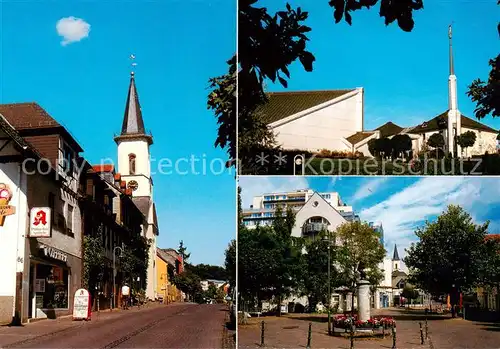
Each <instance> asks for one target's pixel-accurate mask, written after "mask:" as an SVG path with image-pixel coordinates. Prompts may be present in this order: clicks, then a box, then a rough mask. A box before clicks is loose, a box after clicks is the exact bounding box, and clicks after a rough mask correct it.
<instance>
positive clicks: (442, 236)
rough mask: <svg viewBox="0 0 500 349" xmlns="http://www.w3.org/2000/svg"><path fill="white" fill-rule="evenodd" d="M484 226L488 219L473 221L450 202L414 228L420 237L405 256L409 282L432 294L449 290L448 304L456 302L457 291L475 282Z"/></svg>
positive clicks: (486, 226)
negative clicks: (445, 207) (449, 299)
mask: <svg viewBox="0 0 500 349" xmlns="http://www.w3.org/2000/svg"><path fill="white" fill-rule="evenodd" d="M487 229H488V223H485V224H483V225H476V224H474V223H473V221H472V217H471V216H470V215H469V214H468V213H467V212H465V211H464V210H463V209H462V208H461V207H459V206H453V205H450V206H449V207H448V209H447V211H446V212H444V213H443V214H441V215H440V216H439V217H438V218H437V220H436V221H435V222H427V223H426V225H425V226H424V227H422V228H419V229H418V230H417V231H416V232H415V234H416V235H417V237H418V238H419V241H418V242H417V243H414V244H412V245H411V247H410V248H409V250H408V254H407V256H406V258H405V259H404V262H405V263H406V265H407V267H408V268H409V269H410V282H411V283H412V284H414V285H417V286H418V287H419V288H421V289H423V290H425V291H427V292H428V293H430V294H432V295H434V296H438V295H442V294H450V298H451V304H452V305H456V304H458V294H459V293H460V292H464V291H468V290H469V289H470V288H471V287H473V286H474V285H475V284H476V283H477V282H478V277H479V275H480V270H481V268H482V267H481V266H482V265H483V262H484V246H485V243H484V241H485V235H486V233H487Z"/></svg>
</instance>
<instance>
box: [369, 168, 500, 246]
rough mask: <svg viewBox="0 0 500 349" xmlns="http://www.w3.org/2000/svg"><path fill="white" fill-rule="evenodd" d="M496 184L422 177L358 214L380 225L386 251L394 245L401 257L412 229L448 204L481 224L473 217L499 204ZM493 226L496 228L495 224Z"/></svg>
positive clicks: (499, 187) (495, 181)
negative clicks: (468, 214)
mask: <svg viewBox="0 0 500 349" xmlns="http://www.w3.org/2000/svg"><path fill="white" fill-rule="evenodd" d="M391 180H396V179H394V178H393V179H391ZM499 184H500V179H497V178H485V177H482V178H481V177H475V178H473V177H426V178H423V179H421V180H419V181H418V182H416V183H415V184H413V185H411V186H409V187H407V188H404V189H403V190H402V191H400V192H398V193H396V194H394V195H392V196H390V197H389V198H387V199H386V200H384V201H382V202H380V203H378V204H376V205H374V206H372V207H369V208H367V209H364V210H362V211H361V212H360V217H361V219H363V220H366V221H381V222H382V224H383V227H384V236H385V242H386V248H388V249H389V252H390V253H392V249H393V247H394V243H397V244H398V250H399V252H400V253H401V254H403V255H404V252H403V251H404V248H407V247H408V246H409V245H410V244H411V242H412V241H415V240H416V236H415V235H414V232H415V230H416V228H417V227H419V226H422V225H423V222H425V221H426V220H429V219H431V218H433V217H435V216H436V215H439V214H441V213H442V212H443V211H445V210H446V207H447V206H448V205H450V204H454V205H460V206H462V207H463V208H464V209H465V210H466V211H467V212H469V213H470V214H471V216H472V217H473V219H474V221H476V223H483V222H479V221H478V219H477V217H478V216H479V215H481V214H482V213H484V212H485V211H486V209H487V206H488V205H490V204H493V203H500V185H499ZM495 218H496V217H495ZM493 224H494V225H493V226H494V227H497V226H498V225H497V224H498V223H495V222H494V223H493ZM490 230H491V229H490Z"/></svg>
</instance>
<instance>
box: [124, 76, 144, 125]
mask: <svg viewBox="0 0 500 349" xmlns="http://www.w3.org/2000/svg"><path fill="white" fill-rule="evenodd" d="M145 133H146V130H145V129H144V121H143V119H142V111H141V105H140V103H139V94H138V93H137V88H136V87H135V78H134V74H133V73H132V74H131V75H130V84H129V87H128V95H127V103H126V105H125V115H124V117H123V124H122V133H121V134H122V135H126V134H145Z"/></svg>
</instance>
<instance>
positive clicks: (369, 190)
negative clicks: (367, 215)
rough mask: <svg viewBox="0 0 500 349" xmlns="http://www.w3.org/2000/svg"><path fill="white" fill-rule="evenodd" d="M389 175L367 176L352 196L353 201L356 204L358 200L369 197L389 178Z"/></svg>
mask: <svg viewBox="0 0 500 349" xmlns="http://www.w3.org/2000/svg"><path fill="white" fill-rule="evenodd" d="M388 179H389V177H376V178H367V179H366V180H365V182H364V183H363V185H362V186H360V187H359V188H358V190H357V191H356V192H355V193H354V195H353V196H352V197H351V200H350V201H351V203H352V204H354V203H355V202H356V201H359V200H361V199H364V198H367V197H369V196H371V195H373V194H374V193H375V191H376V190H377V189H378V188H379V187H380V186H381V185H382V184H384V183H385V182H387V180H388Z"/></svg>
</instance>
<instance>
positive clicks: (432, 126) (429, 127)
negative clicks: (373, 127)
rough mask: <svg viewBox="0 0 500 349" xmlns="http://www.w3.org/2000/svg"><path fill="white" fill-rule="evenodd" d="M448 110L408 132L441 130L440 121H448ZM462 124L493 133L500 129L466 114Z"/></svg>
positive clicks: (463, 116)
mask: <svg viewBox="0 0 500 349" xmlns="http://www.w3.org/2000/svg"><path fill="white" fill-rule="evenodd" d="M447 117H448V110H446V111H445V112H443V113H441V114H439V115H438V116H436V117H434V118H432V119H431V120H429V121H426V122H423V123H421V124H420V125H418V126H415V127H414V128H413V129H411V130H410V131H408V133H417V134H418V133H426V132H432V131H437V130H439V129H440V128H439V122H444V123H445V124H446V123H447V121H448V119H447ZM461 125H462V127H465V128H470V129H473V130H479V131H486V132H492V133H498V130H495V129H494V128H491V127H489V126H487V125H485V124H482V123H480V122H478V121H476V120H474V119H471V118H469V117H467V116H465V115H463V114H462V115H461Z"/></svg>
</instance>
